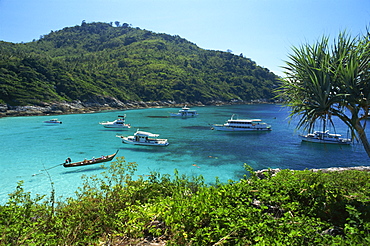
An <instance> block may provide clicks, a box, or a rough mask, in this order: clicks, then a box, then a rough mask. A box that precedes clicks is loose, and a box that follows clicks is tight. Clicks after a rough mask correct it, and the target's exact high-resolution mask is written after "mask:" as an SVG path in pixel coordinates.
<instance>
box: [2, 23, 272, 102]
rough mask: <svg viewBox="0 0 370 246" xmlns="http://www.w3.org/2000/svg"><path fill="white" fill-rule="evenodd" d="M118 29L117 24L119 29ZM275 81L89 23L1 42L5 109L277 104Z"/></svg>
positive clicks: (143, 35) (257, 70)
mask: <svg viewBox="0 0 370 246" xmlns="http://www.w3.org/2000/svg"><path fill="white" fill-rule="evenodd" d="M116 25H117V24H116ZM277 83H278V82H277V76H276V75H274V74H273V73H271V72H270V71H269V70H268V69H265V68H262V67H260V66H258V65H256V63H255V62H253V61H252V60H250V59H248V58H244V57H242V56H236V55H233V54H231V53H227V52H221V51H211V50H204V49H201V48H199V47H197V46H196V45H195V44H193V43H191V42H189V41H187V40H185V39H183V38H180V37H179V36H170V35H166V34H156V33H153V32H150V31H146V30H141V29H139V28H131V27H128V25H127V24H126V25H125V24H123V25H117V27H113V26H112V25H110V24H106V23H90V24H86V23H83V24H82V25H81V26H75V27H68V28H64V29H62V30H60V31H56V32H51V33H49V34H48V35H45V36H43V37H42V38H40V39H39V40H37V41H34V42H30V43H25V44H13V43H6V42H0V103H1V102H3V103H4V102H5V103H8V104H11V105H24V104H35V103H40V102H50V101H61V100H67V101H69V100H76V99H79V100H81V101H94V100H98V98H101V97H115V98H117V99H119V100H122V101H129V100H143V101H156V100H157V101H158V100H175V101H179V102H181V101H189V102H195V101H201V102H208V101H210V100H221V101H228V100H231V99H238V100H240V99H241V100H245V101H249V100H253V99H267V100H269V99H271V98H273V96H274V94H273V92H272V89H273V88H276V86H277Z"/></svg>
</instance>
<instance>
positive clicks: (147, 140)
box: [116, 130, 169, 146]
mask: <svg viewBox="0 0 370 246" xmlns="http://www.w3.org/2000/svg"><path fill="white" fill-rule="evenodd" d="M116 137H119V138H121V139H122V143H126V144H134V145H147V146H167V145H168V144H169V143H168V141H167V139H159V138H158V137H159V134H153V133H150V132H144V131H139V130H137V131H136V132H135V134H134V135H133V136H128V137H124V136H119V135H117V136H116Z"/></svg>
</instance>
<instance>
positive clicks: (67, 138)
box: [0, 104, 370, 203]
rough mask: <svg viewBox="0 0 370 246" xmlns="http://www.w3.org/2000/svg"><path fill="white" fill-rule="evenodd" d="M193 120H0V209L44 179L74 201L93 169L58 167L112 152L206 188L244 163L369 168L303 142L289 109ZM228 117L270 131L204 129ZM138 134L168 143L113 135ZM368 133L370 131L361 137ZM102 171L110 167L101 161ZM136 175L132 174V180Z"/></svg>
mask: <svg viewBox="0 0 370 246" xmlns="http://www.w3.org/2000/svg"><path fill="white" fill-rule="evenodd" d="M192 109H196V110H197V111H198V113H199V116H198V117H197V118H189V119H181V118H171V117H169V112H177V111H178V110H179V109H178V108H149V109H135V110H127V111H124V112H123V111H110V112H100V113H93V114H73V115H60V116H58V117H50V116H35V117H10V118H1V119H0V136H1V139H2V141H1V142H0V151H1V156H2V158H1V159H0V167H1V169H2V172H1V173H0V179H1V189H0V203H5V201H6V200H7V199H8V195H7V194H9V193H10V192H13V191H14V190H15V187H16V185H17V181H19V180H23V181H24V188H25V190H26V191H29V192H31V193H32V194H47V195H49V194H50V191H51V181H50V179H49V178H48V176H47V175H46V174H45V172H43V171H41V170H43V169H47V168H50V169H49V174H50V177H51V180H52V182H53V183H54V188H55V191H56V195H57V197H60V196H63V198H66V197H70V196H73V195H74V192H75V191H76V190H77V188H78V187H79V186H81V184H82V180H81V178H80V177H81V176H82V175H83V174H86V175H97V174H100V173H101V172H102V171H103V169H101V168H100V164H98V165H92V166H85V167H73V168H64V167H63V166H61V165H60V164H61V163H63V162H64V160H65V159H66V158H67V157H71V159H72V161H80V160H83V159H84V158H87V159H90V158H92V157H100V156H101V155H108V154H112V153H114V152H115V151H116V150H117V149H119V153H118V156H124V157H125V159H126V160H127V161H128V162H137V163H138V165H139V166H138V171H137V173H136V174H135V176H136V175H144V176H145V175H149V174H150V172H151V171H155V172H160V173H162V174H165V173H168V174H171V175H172V174H173V173H174V170H175V169H177V170H178V171H179V172H180V174H182V173H184V174H187V175H203V176H204V178H205V179H206V181H207V182H209V183H212V182H214V181H215V177H218V178H219V179H220V180H221V181H222V182H227V180H229V179H232V180H238V179H240V178H242V177H243V175H244V174H245V171H244V168H243V164H244V163H247V164H248V165H250V166H252V167H253V168H254V169H263V168H278V167H279V168H290V169H305V168H308V169H310V168H327V167H334V166H335V167H346V166H362V165H368V164H369V158H368V157H367V155H366V153H365V151H364V150H363V147H362V146H361V145H360V144H358V143H356V144H353V145H352V146H330V145H323V144H312V143H303V142H301V140H300V139H299V138H298V136H297V135H298V133H300V132H298V131H295V122H292V123H291V124H289V123H288V119H287V116H288V111H287V109H286V108H282V107H281V106H280V105H270V104H256V105H230V106H219V107H217V106H207V107H193V108H192ZM122 114H126V116H127V117H126V122H127V123H130V124H131V125H132V128H131V129H128V130H116V129H106V128H103V127H102V126H101V125H99V124H98V122H101V121H112V120H114V119H116V118H117V116H118V115H122ZM232 114H238V115H239V117H240V118H259V119H262V120H263V121H264V122H266V123H269V124H271V125H272V131H269V132H245V133H234V132H220V131H212V130H211V128H210V125H209V124H214V123H224V122H225V121H226V120H227V119H229V118H230V117H231V115H232ZM51 118H58V119H59V120H60V121H62V122H63V124H61V125H46V124H44V123H43V121H45V120H49V119H51ZM137 129H140V130H143V131H149V132H152V133H158V134H160V137H161V138H167V139H168V141H169V143H170V145H169V146H167V147H148V146H133V145H127V144H123V143H122V142H121V140H120V139H119V138H117V137H116V135H117V134H118V135H132V134H133V133H134V132H135V131H136V130H137ZM336 132H337V133H341V134H343V135H344V136H346V134H347V128H346V127H344V126H343V125H342V124H338V125H337V127H336ZM368 134H370V133H368ZM105 166H109V163H106V164H105ZM136 177H137V176H136Z"/></svg>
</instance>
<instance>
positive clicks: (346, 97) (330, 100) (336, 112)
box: [280, 32, 370, 157]
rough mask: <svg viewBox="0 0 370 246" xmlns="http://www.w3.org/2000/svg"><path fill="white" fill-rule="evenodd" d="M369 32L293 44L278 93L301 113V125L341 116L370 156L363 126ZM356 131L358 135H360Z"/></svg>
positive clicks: (368, 93) (369, 95) (369, 92)
mask: <svg viewBox="0 0 370 246" xmlns="http://www.w3.org/2000/svg"><path fill="white" fill-rule="evenodd" d="M369 37H370V34H369V33H368V34H367V35H365V36H358V37H355V38H352V37H351V36H349V35H347V34H346V33H345V32H342V33H340V34H339V36H338V39H337V40H335V41H334V43H333V44H332V45H330V44H329V38H328V37H323V38H322V39H321V40H319V41H317V43H315V44H313V45H310V44H305V45H302V46H301V47H293V54H291V55H289V58H290V61H287V62H286V64H287V66H286V67H285V70H286V71H285V73H286V77H285V78H284V79H283V80H282V81H283V84H282V86H281V88H280V92H282V94H281V95H280V96H282V97H283V98H284V99H286V104H287V105H288V106H290V107H291V116H292V117H293V116H298V117H300V120H299V123H298V128H305V129H308V130H311V129H312V128H313V127H314V124H315V123H316V121H318V120H323V121H325V122H328V123H332V117H338V118H339V119H340V120H341V121H343V122H344V123H345V124H346V125H347V126H348V127H349V129H350V130H351V131H352V135H353V136H357V137H358V138H359V139H360V141H361V143H362V144H363V146H364V148H365V150H366V152H367V154H368V155H369V157H370V144H369V142H368V139H367V137H366V133H365V127H366V119H367V118H368V115H369V114H368V113H369V105H370V75H369V74H370V38H369ZM356 133H357V134H356Z"/></svg>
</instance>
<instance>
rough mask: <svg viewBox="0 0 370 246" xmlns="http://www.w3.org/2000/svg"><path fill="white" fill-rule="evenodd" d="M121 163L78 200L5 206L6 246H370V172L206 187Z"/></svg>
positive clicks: (20, 194) (0, 223)
mask: <svg viewBox="0 0 370 246" xmlns="http://www.w3.org/2000/svg"><path fill="white" fill-rule="evenodd" d="M136 169H137V164H136V163H132V162H126V161H125V159H124V158H123V157H118V158H117V159H116V161H115V162H112V163H111V165H110V167H109V168H107V170H106V171H105V172H104V173H102V176H101V177H99V178H98V177H97V176H92V177H86V176H84V177H83V180H84V182H83V186H82V187H80V188H79V190H78V191H76V198H67V199H66V200H65V201H64V202H60V203H57V204H56V203H55V201H54V197H53V192H52V194H51V196H50V198H48V197H47V196H37V197H36V198H33V199H32V198H31V195H30V194H29V193H27V192H25V191H24V189H23V187H22V182H20V183H19V184H18V187H17V189H16V190H15V192H14V193H12V194H10V197H9V201H8V202H7V203H6V204H5V205H2V206H0V231H1V234H0V244H1V245H91V244H103V243H105V244H111V245H115V244H116V245H118V244H121V245H122V244H125V245H135V244H137V243H138V242H140V241H142V240H143V239H144V238H145V239H147V240H153V239H156V240H162V241H165V242H166V245H367V244H369V242H370V235H369V234H370V233H369V232H370V231H369V230H370V217H369V214H370V205H369V201H370V198H369V191H370V189H369V177H370V174H369V173H367V172H360V171H345V172H331V173H323V172H312V171H308V170H305V171H292V170H282V171H281V172H279V173H277V174H276V175H267V178H265V179H258V178H257V176H256V175H255V174H254V172H252V171H251V168H249V167H247V168H246V169H247V171H250V172H251V174H250V175H249V176H250V177H249V178H247V177H246V178H244V179H242V180H239V181H229V182H228V183H220V182H218V181H217V180H216V181H215V183H214V184H213V185H208V184H205V182H204V179H203V177H201V176H199V177H187V176H186V175H179V173H178V172H177V171H176V170H175V173H174V175H173V176H171V175H168V174H165V175H161V174H160V173H155V172H153V173H151V175H149V176H148V177H139V178H138V179H137V180H133V179H132V177H133V175H134V173H135V171H136Z"/></svg>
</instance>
